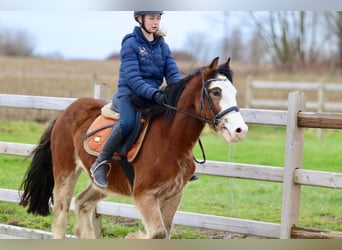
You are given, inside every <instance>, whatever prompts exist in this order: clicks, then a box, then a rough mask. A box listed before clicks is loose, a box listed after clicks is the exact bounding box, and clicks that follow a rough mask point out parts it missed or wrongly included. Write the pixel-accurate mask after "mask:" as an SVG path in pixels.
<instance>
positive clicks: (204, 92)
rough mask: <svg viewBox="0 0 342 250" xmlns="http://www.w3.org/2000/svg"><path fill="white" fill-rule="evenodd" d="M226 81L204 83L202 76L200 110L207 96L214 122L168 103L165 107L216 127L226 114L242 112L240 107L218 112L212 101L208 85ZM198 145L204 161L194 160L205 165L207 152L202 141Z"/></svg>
mask: <svg viewBox="0 0 342 250" xmlns="http://www.w3.org/2000/svg"><path fill="white" fill-rule="evenodd" d="M225 80H226V79H218V78H210V79H208V80H206V81H204V79H203V76H202V95H201V102H200V109H201V110H202V109H203V107H204V96H205V97H206V98H207V101H208V103H209V108H210V112H211V114H212V116H213V119H212V120H210V119H207V118H206V117H204V116H200V115H196V114H194V113H191V112H188V111H185V110H181V109H178V108H177V107H174V106H171V105H169V104H166V103H164V104H163V105H164V106H165V107H167V108H169V109H172V110H174V111H176V112H179V113H182V114H185V115H187V116H191V117H192V118H195V119H197V120H200V121H202V122H203V123H208V124H210V125H213V126H214V127H215V126H216V125H217V123H218V122H219V120H220V119H221V118H222V117H223V116H225V115H226V114H228V113H230V112H233V111H235V112H239V110H240V108H239V107H238V106H232V107H229V108H227V109H225V110H223V111H221V112H219V113H217V112H216V110H215V107H214V103H213V100H212V99H211V97H210V95H209V92H208V87H207V83H210V82H214V81H225ZM198 143H199V146H200V149H201V151H202V156H203V160H202V161H199V160H197V159H196V158H195V157H194V156H193V159H194V161H195V162H196V163H199V164H204V163H205V162H206V156H205V152H204V148H203V145H202V142H201V139H199V140H198Z"/></svg>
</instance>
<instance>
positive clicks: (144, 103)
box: [131, 70, 200, 120]
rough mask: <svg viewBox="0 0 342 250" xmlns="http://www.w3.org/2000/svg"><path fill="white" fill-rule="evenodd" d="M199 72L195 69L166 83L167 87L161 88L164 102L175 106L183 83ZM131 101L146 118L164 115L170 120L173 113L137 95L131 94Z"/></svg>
mask: <svg viewBox="0 0 342 250" xmlns="http://www.w3.org/2000/svg"><path fill="white" fill-rule="evenodd" d="M199 74H200V71H199V70H197V71H196V72H194V73H192V74H189V75H187V76H185V77H184V78H182V79H181V80H179V81H178V82H175V83H172V84H169V85H167V87H166V88H165V89H164V90H163V93H164V94H165V96H166V103H167V104H168V105H170V106H173V107H176V106H177V103H178V100H179V97H180V96H181V94H182V92H183V90H184V88H185V85H186V84H187V83H188V82H190V81H191V79H192V78H193V77H195V76H197V75H199ZM131 101H132V104H133V106H134V108H135V109H136V110H137V111H139V112H142V114H143V116H144V117H146V118H155V117H158V116H160V115H165V116H166V117H167V118H168V119H169V120H172V118H173V115H174V113H175V111H174V110H172V109H170V108H167V107H165V106H162V105H158V104H156V103H155V102H153V101H150V100H148V99H146V98H143V97H140V96H138V95H134V96H132V99H131Z"/></svg>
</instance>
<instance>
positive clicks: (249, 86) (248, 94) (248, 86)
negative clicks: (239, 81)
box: [245, 75, 252, 108]
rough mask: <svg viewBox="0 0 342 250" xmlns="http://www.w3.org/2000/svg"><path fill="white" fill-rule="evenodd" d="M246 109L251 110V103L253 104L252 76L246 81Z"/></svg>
mask: <svg viewBox="0 0 342 250" xmlns="http://www.w3.org/2000/svg"><path fill="white" fill-rule="evenodd" d="M245 98H246V99H245V107H246V108H251V102H252V76H251V75H248V76H247V81H246V97H245Z"/></svg>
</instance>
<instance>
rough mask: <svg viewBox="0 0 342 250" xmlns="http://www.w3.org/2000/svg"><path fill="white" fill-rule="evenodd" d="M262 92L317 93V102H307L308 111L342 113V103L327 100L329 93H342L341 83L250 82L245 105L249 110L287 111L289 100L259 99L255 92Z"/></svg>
mask: <svg viewBox="0 0 342 250" xmlns="http://www.w3.org/2000/svg"><path fill="white" fill-rule="evenodd" d="M262 90H268V92H269V90H277V91H287V92H291V91H295V90H299V91H302V92H307V93H308V92H315V95H316V97H315V100H313V101H308V102H306V108H307V109H310V110H315V111H317V112H323V111H325V112H342V102H331V101H328V100H327V96H328V95H329V93H335V92H342V84H339V83H325V82H278V81H255V80H254V81H248V82H247V86H246V104H245V105H246V107H247V108H269V109H285V110H286V109H287V107H288V100H287V99H275V98H267V97H263V98H260V97H259V98H258V97H257V96H256V94H255V92H256V91H262ZM341 94H342V93H341Z"/></svg>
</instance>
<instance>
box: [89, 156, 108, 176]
mask: <svg viewBox="0 0 342 250" xmlns="http://www.w3.org/2000/svg"><path fill="white" fill-rule="evenodd" d="M102 165H107V166H109V171H108V173H107V177H108V176H109V174H110V172H111V171H112V164H110V162H109V161H107V160H104V161H101V162H100V163H99V164H97V165H96V166H95V167H94V169H92V167H91V168H90V173H91V177H93V178H94V173H95V172H96V170H97V169H98V168H99V167H101V166H102Z"/></svg>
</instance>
